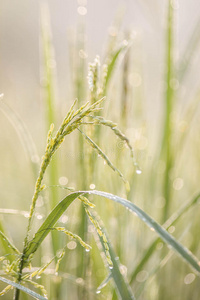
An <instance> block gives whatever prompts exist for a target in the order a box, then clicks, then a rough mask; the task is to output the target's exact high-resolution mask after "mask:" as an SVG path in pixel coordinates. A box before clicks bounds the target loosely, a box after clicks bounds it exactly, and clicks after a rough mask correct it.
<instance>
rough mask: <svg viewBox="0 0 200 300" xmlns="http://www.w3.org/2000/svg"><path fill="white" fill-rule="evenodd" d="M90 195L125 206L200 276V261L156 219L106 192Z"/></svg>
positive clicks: (92, 192)
mask: <svg viewBox="0 0 200 300" xmlns="http://www.w3.org/2000/svg"><path fill="white" fill-rule="evenodd" d="M88 193H89V194H95V195H98V196H101V197H104V198H107V199H110V200H112V201H115V202H117V203H120V204H121V205H123V206H125V207H126V208H127V209H129V210H130V211H131V212H133V213H135V214H136V215H137V216H138V217H139V218H140V219H141V220H142V221H143V222H144V223H146V225H148V226H149V227H150V229H152V230H155V232H156V233H157V234H158V235H159V236H160V238H161V239H162V240H163V241H164V242H165V243H166V244H167V245H168V246H169V247H170V248H172V249H173V250H174V251H175V252H176V253H177V254H179V255H180V256H181V257H182V258H183V259H184V260H185V261H186V262H187V263H188V264H189V265H190V266H191V267H193V268H194V269H195V270H196V271H197V272H198V273H199V274H200V264H199V260H198V259H197V258H196V257H195V256H194V255H193V254H192V253H191V252H190V251H189V250H188V249H187V248H186V247H184V246H183V245H182V244H180V243H179V242H178V241H177V240H176V239H175V238H174V237H173V236H172V235H171V234H169V233H168V232H167V230H166V229H164V228H163V227H162V226H161V225H159V224H158V223H157V222H156V221H155V220H154V219H152V218H151V217H150V216H149V215H148V214H146V213H145V212H144V211H143V210H142V209H141V208H139V207H137V206H136V205H135V204H133V203H132V202H130V201H128V200H126V199H123V198H121V197H118V196H116V195H112V194H109V193H106V192H100V191H89V192H88Z"/></svg>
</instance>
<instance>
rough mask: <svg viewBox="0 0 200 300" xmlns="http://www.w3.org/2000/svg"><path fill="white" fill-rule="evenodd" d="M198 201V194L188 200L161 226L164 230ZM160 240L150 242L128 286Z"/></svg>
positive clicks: (199, 196) (199, 195)
mask: <svg viewBox="0 0 200 300" xmlns="http://www.w3.org/2000/svg"><path fill="white" fill-rule="evenodd" d="M199 199H200V194H198V195H197V196H195V197H194V198H193V199H192V200H190V201H189V202H188V203H186V204H185V205H184V206H183V207H181V208H180V209H179V210H178V211H177V212H175V213H174V214H173V215H172V216H171V217H170V218H169V219H168V220H167V221H166V222H165V224H163V227H164V228H165V229H168V228H169V227H170V226H172V225H174V224H175V223H176V222H177V221H178V220H179V219H180V217H181V216H182V215H183V214H184V213H186V212H187V211H188V210H189V209H190V208H191V207H192V206H193V205H195V204H196V203H198V201H199ZM159 241H160V238H157V239H156V240H155V241H153V242H152V244H151V245H150V246H149V248H148V249H147V250H146V252H145V254H144V256H143V257H142V259H141V260H140V262H139V263H138V265H137V266H136V267H135V270H134V271H133V273H132V275H131V277H130V278H131V279H130V284H131V283H132V282H133V281H134V280H135V278H136V276H137V274H138V272H140V270H142V268H143V266H144V265H145V264H146V263H147V261H148V260H149V258H150V257H151V255H152V254H153V253H154V251H155V249H156V246H157V244H158V243H159Z"/></svg>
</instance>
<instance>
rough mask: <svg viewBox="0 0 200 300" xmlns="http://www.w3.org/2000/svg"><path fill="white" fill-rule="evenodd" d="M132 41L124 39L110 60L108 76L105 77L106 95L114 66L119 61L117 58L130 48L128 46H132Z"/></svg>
mask: <svg viewBox="0 0 200 300" xmlns="http://www.w3.org/2000/svg"><path fill="white" fill-rule="evenodd" d="M131 43H132V41H129V42H128V41H124V42H123V43H122V45H121V46H120V47H119V48H118V49H117V50H116V51H115V52H114V53H113V55H112V58H111V60H110V62H109V63H108V69H107V70H108V71H107V76H106V79H105V86H104V93H103V94H104V95H105V94H106V92H107V88H108V84H109V82H110V79H111V77H112V74H113V71H114V68H115V65H116V63H117V59H118V57H119V55H120V54H121V53H122V52H123V51H125V50H127V49H128V47H130V45H131Z"/></svg>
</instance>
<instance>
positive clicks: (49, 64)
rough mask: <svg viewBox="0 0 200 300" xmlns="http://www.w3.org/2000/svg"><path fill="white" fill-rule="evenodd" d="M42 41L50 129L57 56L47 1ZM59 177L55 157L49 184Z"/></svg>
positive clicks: (53, 196) (43, 8) (43, 10)
mask: <svg viewBox="0 0 200 300" xmlns="http://www.w3.org/2000/svg"><path fill="white" fill-rule="evenodd" d="M41 40H42V41H41V42H42V50H43V58H44V59H43V61H44V75H45V81H46V84H45V93H46V110H47V115H46V127H47V128H48V129H49V127H50V125H51V124H52V123H53V124H55V123H56V114H55V70H54V68H55V57H54V49H53V44H52V34H51V28H50V15H49V9H48V5H47V3H46V2H43V3H42V5H41ZM57 178H58V160H57V159H56V157H54V161H53V162H52V164H51V166H50V169H49V184H50V185H55V184H56V180H57ZM57 196H58V194H57V190H56V189H52V190H51V201H50V207H51V209H52V208H53V207H54V206H55V205H56V203H57Z"/></svg>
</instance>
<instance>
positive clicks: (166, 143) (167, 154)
mask: <svg viewBox="0 0 200 300" xmlns="http://www.w3.org/2000/svg"><path fill="white" fill-rule="evenodd" d="M172 79H173V8H172V6H171V1H169V4H168V29H167V74H166V83H167V90H166V96H165V111H166V113H165V124H164V137H163V148H162V153H161V156H162V157H163V158H164V160H165V163H166V169H165V174H164V186H163V195H164V198H165V207H164V211H163V222H164V221H165V220H166V219H167V217H168V215H169V208H170V184H171V183H170V177H169V173H170V170H171V167H172V141H171V134H172V128H171V112H172V108H173V100H174V93H173V88H172Z"/></svg>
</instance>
